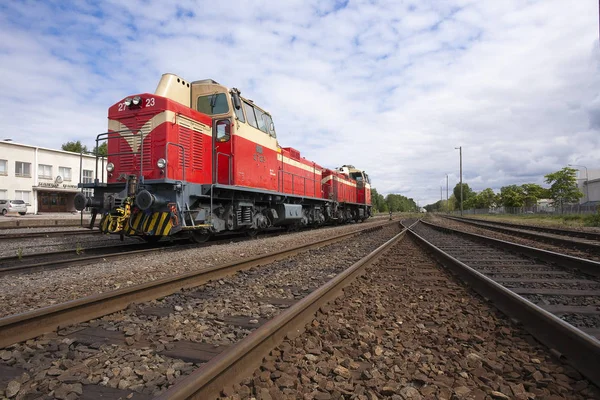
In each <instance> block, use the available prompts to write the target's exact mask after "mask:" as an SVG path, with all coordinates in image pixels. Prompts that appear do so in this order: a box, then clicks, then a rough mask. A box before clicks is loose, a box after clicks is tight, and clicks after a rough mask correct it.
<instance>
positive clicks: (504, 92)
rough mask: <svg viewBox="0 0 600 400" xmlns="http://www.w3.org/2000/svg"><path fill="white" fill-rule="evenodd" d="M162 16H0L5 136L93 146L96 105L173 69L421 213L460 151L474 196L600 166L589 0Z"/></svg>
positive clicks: (212, 8)
mask: <svg viewBox="0 0 600 400" xmlns="http://www.w3.org/2000/svg"><path fill="white" fill-rule="evenodd" d="M168 3H169V2H165V1H160V0H145V1H136V0H130V1H127V2H117V1H103V2H92V1H89V2H85V1H74V2H69V1H54V2H52V1H45V2H35V1H10V2H2V3H0V39H1V40H0V73H1V76H2V78H3V79H1V80H0V93H1V94H0V121H2V127H3V130H4V132H2V134H1V136H3V138H12V139H13V140H14V141H16V142H21V143H26V144H32V145H39V146H46V147H53V148H59V147H60V145H61V144H62V143H64V142H66V141H69V140H81V141H82V142H84V143H86V144H88V146H90V147H92V146H93V139H94V138H95V135H96V134H97V133H100V132H104V131H106V129H107V123H106V113H107V109H108V106H110V105H111V104H113V103H115V102H117V101H118V100H120V99H121V98H123V97H125V96H127V95H128V94H131V93H140V92H150V93H152V92H153V91H154V89H155V88H156V84H157V83H158V80H159V79H160V76H161V74H163V73H166V72H172V73H176V74H178V75H180V76H182V77H183V78H185V79H187V80H199V79H205V78H212V79H215V80H216V81H218V82H220V83H223V84H225V85H227V86H229V87H237V88H239V89H241V91H242V94H243V95H244V96H247V97H249V98H251V99H253V100H254V101H255V102H256V103H257V104H259V105H261V106H263V107H264V108H266V109H267V110H269V111H270V112H271V113H272V115H273V118H274V121H275V126H276V128H277V132H278V137H279V141H280V144H281V145H282V146H285V147H287V146H291V147H295V148H297V149H299V150H300V151H301V153H302V155H303V156H305V157H306V158H308V159H312V160H314V161H316V162H318V163H320V164H321V165H324V166H327V167H335V166H339V165H342V164H354V165H356V166H357V167H359V168H362V169H364V170H366V171H367V172H368V173H369V174H370V175H371V177H372V180H373V184H374V186H375V187H376V188H377V189H378V190H379V191H380V192H381V193H384V194H386V193H399V194H403V195H405V196H408V197H412V198H414V199H415V200H417V201H418V202H419V203H420V204H421V205H424V204H427V203H431V202H433V201H436V200H437V199H439V194H440V186H442V185H443V186H444V187H445V176H446V174H449V177H450V178H449V179H450V186H451V187H453V186H454V185H455V184H456V182H457V181H458V151H457V150H454V148H455V147H458V146H462V147H463V174H464V181H465V182H466V183H468V184H469V185H470V186H471V187H472V188H473V189H475V190H477V191H479V190H482V189H485V188H487V187H491V188H493V189H495V190H499V189H500V187H501V186H504V185H508V184H513V183H516V184H521V183H527V182H533V183H540V184H541V183H542V182H543V175H544V174H547V173H549V172H553V171H556V170H558V169H560V168H562V167H564V166H566V164H568V163H574V164H581V165H586V166H587V167H588V168H589V169H599V168H600V151H599V150H600V134H599V133H600V110H599V106H600V95H599V93H600V74H599V69H600V48H599V44H598V3H597V2H596V1H592V0H581V1H575V2H569V3H568V4H567V3H566V2H564V1H560V0H542V1H532V0H530V1H522V0H518V1H517V0H515V1H510V0H506V1H501V2H496V1H485V2H484V1H466V0H448V1H432V0H430V1H398V0H385V1H375V0H373V1H353V0H349V1H340V0H337V1H321V0H319V1H313V0H308V1H305V0H302V1H300V0H286V1H282V2H275V1H266V0H265V1H254V2H245V1H221V2H206V1H185V0H183V1H178V2H177V3H176V4H177V5H176V6H175V5H169V4H168Z"/></svg>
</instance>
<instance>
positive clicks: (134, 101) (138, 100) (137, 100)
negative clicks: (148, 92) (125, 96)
mask: <svg viewBox="0 0 600 400" xmlns="http://www.w3.org/2000/svg"><path fill="white" fill-rule="evenodd" d="M131 102H132V103H133V105H134V106H137V105H138V104H140V103H141V102H142V98H141V97H140V96H135V97H134V98H133V100H131Z"/></svg>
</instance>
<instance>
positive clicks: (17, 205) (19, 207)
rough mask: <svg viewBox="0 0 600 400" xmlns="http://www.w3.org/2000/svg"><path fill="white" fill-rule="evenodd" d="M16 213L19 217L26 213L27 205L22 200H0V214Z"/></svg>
mask: <svg viewBox="0 0 600 400" xmlns="http://www.w3.org/2000/svg"><path fill="white" fill-rule="evenodd" d="M9 212H18V213H19V214H21V215H25V214H26V213H27V204H25V202H24V201H23V200H0V214H2V215H6V214H7V213H9Z"/></svg>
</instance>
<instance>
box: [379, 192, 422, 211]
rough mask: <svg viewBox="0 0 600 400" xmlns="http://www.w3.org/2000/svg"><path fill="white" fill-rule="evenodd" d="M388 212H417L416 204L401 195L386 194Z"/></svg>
mask: <svg viewBox="0 0 600 400" xmlns="http://www.w3.org/2000/svg"><path fill="white" fill-rule="evenodd" d="M385 202H386V203H387V206H388V210H391V211H392V212H408V211H415V210H417V203H415V201H414V200H413V199H409V198H407V197H405V196H402V195H401V194H393V193H391V194H388V195H387V196H385Z"/></svg>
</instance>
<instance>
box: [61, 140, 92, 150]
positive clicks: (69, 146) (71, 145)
mask: <svg viewBox="0 0 600 400" xmlns="http://www.w3.org/2000/svg"><path fill="white" fill-rule="evenodd" d="M61 149H63V150H64V151H72V152H73V153H88V149H87V146H86V145H84V144H81V141H79V140H78V141H76V142H67V143H63V144H62V146H61Z"/></svg>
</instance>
